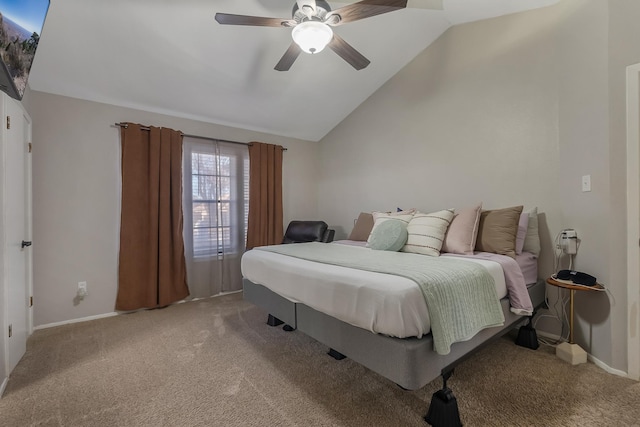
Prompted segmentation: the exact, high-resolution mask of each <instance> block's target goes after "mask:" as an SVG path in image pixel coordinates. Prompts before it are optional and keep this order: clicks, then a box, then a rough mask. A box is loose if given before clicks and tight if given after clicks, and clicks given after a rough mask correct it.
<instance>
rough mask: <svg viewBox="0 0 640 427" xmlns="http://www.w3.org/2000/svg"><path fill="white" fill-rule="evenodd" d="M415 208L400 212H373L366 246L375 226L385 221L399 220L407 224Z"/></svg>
mask: <svg viewBox="0 0 640 427" xmlns="http://www.w3.org/2000/svg"><path fill="white" fill-rule="evenodd" d="M414 212H415V210H413V209H412V210H409V211H400V212H373V214H372V215H373V221H374V222H373V228H372V229H371V233H370V234H369V238H368V239H367V246H369V245H370V243H371V234H372V233H373V231H374V230H375V229H376V227H377V226H379V225H380V224H382V223H383V222H385V221H401V222H404V223H405V224H409V221H411V218H413V213H414Z"/></svg>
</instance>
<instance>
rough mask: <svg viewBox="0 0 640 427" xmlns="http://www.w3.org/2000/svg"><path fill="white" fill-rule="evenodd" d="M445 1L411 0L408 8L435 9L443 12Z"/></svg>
mask: <svg viewBox="0 0 640 427" xmlns="http://www.w3.org/2000/svg"><path fill="white" fill-rule="evenodd" d="M442 3H443V0H409V1H408V2H407V7H408V8H411V9H434V10H443V9H444V6H443V5H442Z"/></svg>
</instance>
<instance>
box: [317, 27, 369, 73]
mask: <svg viewBox="0 0 640 427" xmlns="http://www.w3.org/2000/svg"><path fill="white" fill-rule="evenodd" d="M328 46H329V47H330V48H331V50H333V51H334V52H335V53H337V54H338V56H340V57H341V58H342V59H344V60H345V61H347V62H348V63H349V64H351V66H352V67H353V68H355V69H356V70H362V69H363V68H366V67H367V66H368V65H369V64H370V63H371V61H369V60H368V59H367V58H365V57H364V56H363V55H362V54H361V53H360V52H358V51H357V50H355V48H354V47H353V46H351V45H350V44H349V43H347V42H346V41H344V39H343V38H342V37H340V36H339V35H337V34H336V33H333V39H332V40H331V42H329V45H328Z"/></svg>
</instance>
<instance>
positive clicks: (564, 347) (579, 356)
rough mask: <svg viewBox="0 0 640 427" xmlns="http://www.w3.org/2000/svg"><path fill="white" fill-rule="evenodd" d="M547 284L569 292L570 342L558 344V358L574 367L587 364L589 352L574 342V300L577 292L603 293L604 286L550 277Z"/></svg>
mask: <svg viewBox="0 0 640 427" xmlns="http://www.w3.org/2000/svg"><path fill="white" fill-rule="evenodd" d="M547 283H548V284H550V285H551V286H557V287H559V288H564V289H568V290H569V342H563V343H560V344H558V346H557V347H556V356H558V357H559V358H560V359H562V360H564V361H566V362H569V363H571V364H572V365H577V364H579V363H585V362H586V361H587V352H586V351H584V350H583V349H582V348H581V347H580V346H579V345H578V344H576V343H574V342H573V300H574V296H575V292H576V291H587V292H602V291H604V286H602V285H601V284H600V283H596V284H595V285H594V286H583V285H576V284H574V283H570V282H565V281H561V280H556V279H554V278H553V277H549V278H548V279H547Z"/></svg>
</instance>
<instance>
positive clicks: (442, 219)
mask: <svg viewBox="0 0 640 427" xmlns="http://www.w3.org/2000/svg"><path fill="white" fill-rule="evenodd" d="M452 219H453V209H446V210H442V211H438V212H433V213H428V214H427V213H422V212H416V213H415V215H413V218H411V221H410V222H409V225H408V226H407V234H408V236H407V244H406V245H404V247H403V248H402V251H403V252H411V253H414V254H422V255H430V256H439V255H440V249H441V248H442V242H444V235H445V233H446V232H447V228H449V224H451V220H452Z"/></svg>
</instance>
